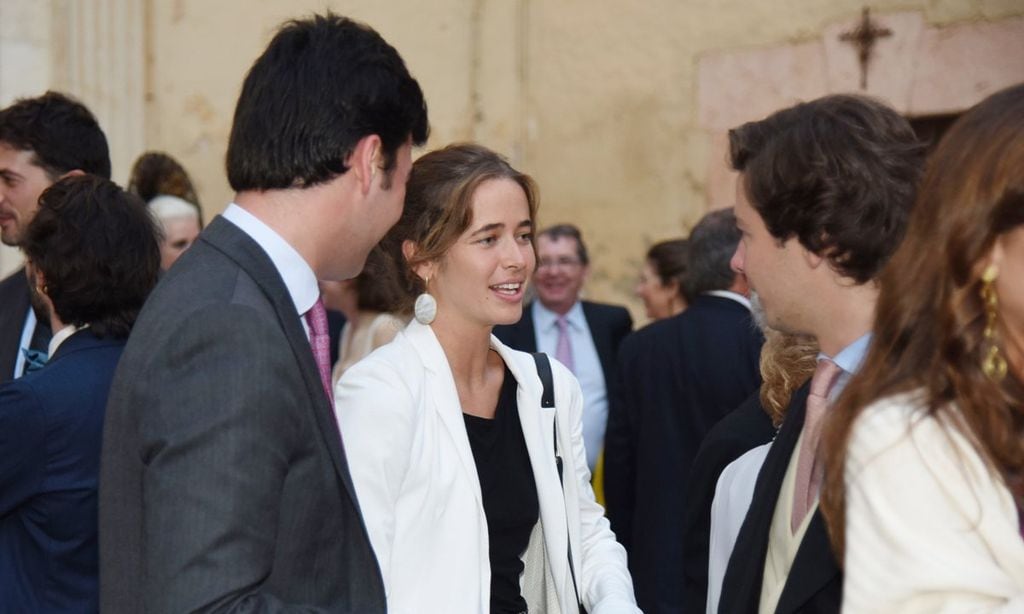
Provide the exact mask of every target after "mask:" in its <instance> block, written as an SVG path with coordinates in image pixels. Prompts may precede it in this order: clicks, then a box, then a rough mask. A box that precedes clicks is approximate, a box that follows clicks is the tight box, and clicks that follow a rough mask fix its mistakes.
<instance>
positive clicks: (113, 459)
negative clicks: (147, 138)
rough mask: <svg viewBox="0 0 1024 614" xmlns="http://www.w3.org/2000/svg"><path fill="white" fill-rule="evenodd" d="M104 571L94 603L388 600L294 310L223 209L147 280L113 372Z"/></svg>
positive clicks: (350, 606) (114, 608)
mask: <svg viewBox="0 0 1024 614" xmlns="http://www.w3.org/2000/svg"><path fill="white" fill-rule="evenodd" d="M100 583H101V587H100V600H101V601H100V606H101V610H102V611H104V612H115V613H116V612H132V613H135V612H185V611H194V610H196V611H242V610H244V611H261V612H263V611H273V612H277V611H285V610H295V609H301V610H302V611H324V612H352V613H358V614H368V613H374V612H384V611H385V600H384V592H383V584H382V581H381V575H380V571H379V568H378V565H377V560H376V558H375V557H374V554H373V551H372V549H371V546H370V542H369V538H368V536H367V533H366V528H365V526H364V524H363V521H362V518H361V516H360V512H359V505H358V503H357V501H356V498H355V490H354V488H353V486H352V481H351V477H350V476H349V471H348V466H347V464H346V461H345V454H344V450H343V447H342V442H341V438H340V435H339V432H338V428H337V424H336V422H335V418H334V412H333V408H332V407H331V406H330V403H329V402H328V400H327V398H326V396H325V395H324V391H323V388H322V386H321V383H320V378H319V375H318V372H317V369H316V364H315V361H314V359H313V355H312V352H311V350H310V347H309V342H308V340H307V338H306V335H305V332H304V331H303V328H302V325H301V323H300V321H299V315H298V314H297V313H296V310H295V306H294V304H293V303H292V301H291V298H290V297H289V295H288V292H287V289H286V287H285V285H284V281H283V280H282V279H281V277H280V275H279V274H278V272H277V270H276V269H275V268H274V266H273V264H272V263H271V261H270V259H269V257H268V256H267V255H266V253H265V252H264V251H263V250H262V249H261V248H260V247H259V245H257V244H256V243H255V242H254V241H253V240H252V239H250V238H249V237H248V236H247V235H246V234H245V233H243V232H242V231H241V230H239V229H238V228H237V227H236V226H234V225H233V224H231V223H230V222H228V221H226V220H224V219H222V218H218V219H216V220H214V221H213V223H211V224H210V225H209V226H208V227H207V229H206V230H205V231H204V232H203V233H202V235H201V236H200V239H199V241H198V242H197V243H196V244H195V245H194V246H193V247H192V248H191V249H190V250H189V251H188V252H187V253H186V254H185V255H184V256H183V257H182V258H181V259H180V260H179V261H178V263H176V264H175V266H174V268H173V269H172V270H171V271H170V272H169V273H168V274H167V276H166V277H165V278H164V279H163V280H162V281H161V283H160V284H159V285H158V287H157V288H156V290H155V291H154V292H153V294H152V295H151V296H150V298H149V300H148V302H147V303H146V306H145V307H144V309H143V310H142V313H141V314H140V316H139V319H138V321H137V322H136V325H135V328H134V330H133V332H132V335H131V337H130V338H129V341H128V345H127V348H126V350H125V353H124V356H123V358H122V361H121V363H120V366H119V368H118V371H117V374H116V376H115V378H114V384H113V388H112V390H111V398H110V404H109V406H108V409H107V417H106V425H105V430H104V441H103V456H102V463H101V476H100Z"/></svg>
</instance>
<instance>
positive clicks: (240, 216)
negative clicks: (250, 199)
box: [222, 203, 320, 315]
mask: <svg viewBox="0 0 1024 614" xmlns="http://www.w3.org/2000/svg"><path fill="white" fill-rule="evenodd" d="M222 217H223V218H224V219H226V220H227V221H229V222H231V223H232V224H234V225H235V226H238V228H239V229H241V231H242V232H244V233H245V234H247V235H249V236H250V237H251V238H252V240H253V241H256V243H258V244H259V246H260V247H262V248H263V251H265V252H266V253H267V256H269V257H270V261H271V262H273V263H274V268H276V269H277V272H278V273H279V274H280V275H281V279H283V280H284V285H285V287H286V288H287V289H288V295H289V296H291V299H292V303H294V304H295V310H296V311H297V312H298V313H299V315H303V314H305V313H306V312H307V311H309V310H310V309H311V308H312V307H313V303H315V302H316V300H317V299H318V298H320V287H319V286H318V285H317V282H316V274H315V273H313V269H312V268H310V266H309V263H307V262H306V261H305V259H303V257H302V255H301V254H299V252H297V251H295V248H294V247H292V246H291V245H289V244H288V242H287V241H285V240H284V238H283V237H281V235H279V234H277V232H275V231H274V230H273V229H272V228H271V227H270V226H267V225H266V224H265V223H263V221H262V220H260V219H259V218H258V217H256V216H255V215H253V214H252V213H249V212H248V211H246V210H245V209H243V208H242V207H240V206H238V205H236V204H235V203H231V204H230V205H228V207H227V209H225V210H224V213H223V214H222Z"/></svg>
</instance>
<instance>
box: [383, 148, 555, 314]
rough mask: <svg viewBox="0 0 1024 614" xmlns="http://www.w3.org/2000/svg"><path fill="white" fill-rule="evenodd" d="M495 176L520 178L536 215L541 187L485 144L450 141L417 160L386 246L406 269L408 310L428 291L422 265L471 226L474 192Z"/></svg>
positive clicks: (532, 215) (532, 217)
mask: <svg viewBox="0 0 1024 614" xmlns="http://www.w3.org/2000/svg"><path fill="white" fill-rule="evenodd" d="M491 179H510V180H512V181H514V182H516V183H517V184H518V185H519V187H520V188H522V189H523V192H524V193H525V194H526V202H527V204H528V206H529V210H530V221H531V222H533V221H534V220H535V219H536V217H537V188H536V186H535V185H534V183H533V179H531V178H530V177H529V175H526V174H524V173H521V172H519V171H517V170H516V169H514V168H512V165H510V164H509V163H508V161H507V160H506V159H505V158H503V157H502V156H500V155H498V154H496V153H495V152H493V151H491V150H490V149H487V148H486V147H483V146H482V145H476V144H473V143H461V144H454V145H449V146H447V147H445V148H444V149H438V150H437V151H432V152H430V153H428V154H426V155H424V156H422V157H420V158H419V159H418V160H416V162H414V163H413V165H412V170H411V171H410V173H409V182H408V183H407V184H406V188H405V208H404V209H403V211H402V217H401V218H399V220H398V223H397V224H395V226H394V227H393V228H392V229H391V232H389V233H388V234H387V236H386V237H385V238H384V245H385V249H386V250H387V252H388V254H389V255H390V256H391V258H392V260H393V262H394V264H395V266H396V270H398V271H400V277H401V283H402V287H403V289H404V290H405V292H406V296H405V297H404V299H405V300H404V301H403V304H402V306H401V307H402V310H408V308H409V307H411V304H412V300H413V299H414V298H415V297H416V296H417V295H418V294H420V293H421V292H423V290H424V284H423V280H422V279H420V277H419V276H418V275H417V274H416V272H415V269H416V267H417V266H418V265H419V264H422V263H424V262H431V261H434V260H439V259H440V258H441V257H443V256H444V254H445V252H447V251H448V249H449V248H451V246H452V245H454V244H455V242H456V241H457V240H458V238H459V237H460V236H461V235H462V233H463V232H465V231H466V229H467V228H469V226H470V224H472V223H473V207H472V204H473V194H474V193H475V192H476V189H477V188H478V187H480V185H481V184H483V183H484V182H485V181H489V180H491ZM405 241H412V242H413V243H414V244H415V245H416V253H415V254H414V255H413V257H412V258H411V259H409V260H406V259H405V257H404V256H403V254H402V243H403V242H405Z"/></svg>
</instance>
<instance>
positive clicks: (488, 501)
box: [463, 367, 540, 614]
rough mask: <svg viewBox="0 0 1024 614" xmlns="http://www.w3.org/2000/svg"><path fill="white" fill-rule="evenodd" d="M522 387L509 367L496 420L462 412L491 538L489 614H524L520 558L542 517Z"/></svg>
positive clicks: (488, 533) (499, 396)
mask: <svg viewBox="0 0 1024 614" xmlns="http://www.w3.org/2000/svg"><path fill="white" fill-rule="evenodd" d="M517 388H518V384H517V383H516V380H515V378H514V377H513V376H512V373H511V372H510V371H509V370H508V367H506V368H505V381H504V382H503V383H502V385H501V392H500V393H499V394H498V407H497V411H495V414H494V418H493V419H487V418H480V417H478V416H470V415H469V414H463V417H464V418H465V421H466V433H467V434H468V435H469V446H470V448H472V450H473V460H474V461H475V462H476V472H477V475H478V476H479V477H480V492H481V493H482V495H483V504H484V515H485V516H486V517H487V537H488V539H489V540H490V553H489V554H490V562H491V614H512V613H518V612H525V611H526V600H525V599H523V596H522V593H521V591H520V587H519V576H520V575H522V573H523V561H522V559H521V558H520V557H521V556H522V554H523V552H525V551H526V546H527V544H528V543H529V541H530V533H531V531H533V527H534V525H536V524H537V518H538V516H539V514H540V504H539V503H538V501H537V485H536V483H535V482H534V480H533V468H532V467H531V466H530V456H529V454H528V453H527V451H526V440H524V439H523V427H522V425H521V424H520V422H519V407H518V405H517V403H516V389H517Z"/></svg>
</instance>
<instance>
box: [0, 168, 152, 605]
mask: <svg viewBox="0 0 1024 614" xmlns="http://www.w3.org/2000/svg"><path fill="white" fill-rule="evenodd" d="M22 247H23V249H24V251H25V254H26V256H27V257H28V264H27V270H28V279H29V281H30V285H29V290H30V291H31V293H32V299H33V304H34V306H35V308H36V309H37V311H38V312H39V313H43V314H46V315H47V324H49V325H50V327H51V328H52V330H53V331H55V332H54V335H53V338H52V339H51V340H50V344H49V350H50V352H49V353H50V359H49V362H47V363H46V365H45V366H44V367H42V368H41V369H39V370H38V371H35V372H33V373H30V374H28V375H25V376H24V377H22V378H20V379H16V380H12V381H10V382H8V383H6V384H4V385H3V386H0V612H54V611H60V612H95V611H97V610H98V608H99V601H98V569H99V557H98V542H97V480H98V475H99V461H100V443H101V441H102V436H103V417H104V411H105V408H106V405H107V393H108V391H109V390H110V382H111V380H112V379H113V376H114V368H115V367H116V366H117V363H118V359H119V358H120V357H121V351H122V350H123V349H124V345H125V339H126V338H127V337H128V332H129V331H130V329H131V327H132V323H133V322H134V321H135V316H136V314H137V313H138V312H139V310H140V309H141V308H142V304H143V302H144V301H145V299H146V296H147V295H148V294H149V291H150V290H151V289H152V287H153V286H154V285H155V284H156V278H157V271H158V270H159V267H160V248H159V244H158V242H157V231H156V228H155V227H154V225H153V221H152V219H151V218H150V216H149V214H148V212H147V211H146V209H145V205H143V203H142V201H140V200H138V199H137V198H135V197H134V196H130V195H128V194H126V193H125V192H124V191H122V190H121V189H120V188H118V187H117V186H116V185H114V184H113V183H111V182H110V181H108V180H106V179H102V178H99V177H95V176H88V175H86V176H77V177H69V178H67V179H63V180H61V181H59V182H58V183H56V184H54V185H53V186H52V187H51V188H49V189H48V190H46V191H45V192H44V193H43V194H42V197H41V199H40V205H39V209H38V212H36V214H35V216H34V219H33V221H32V223H31V224H30V225H28V227H27V229H26V230H25V233H24V236H23V237H22Z"/></svg>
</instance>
